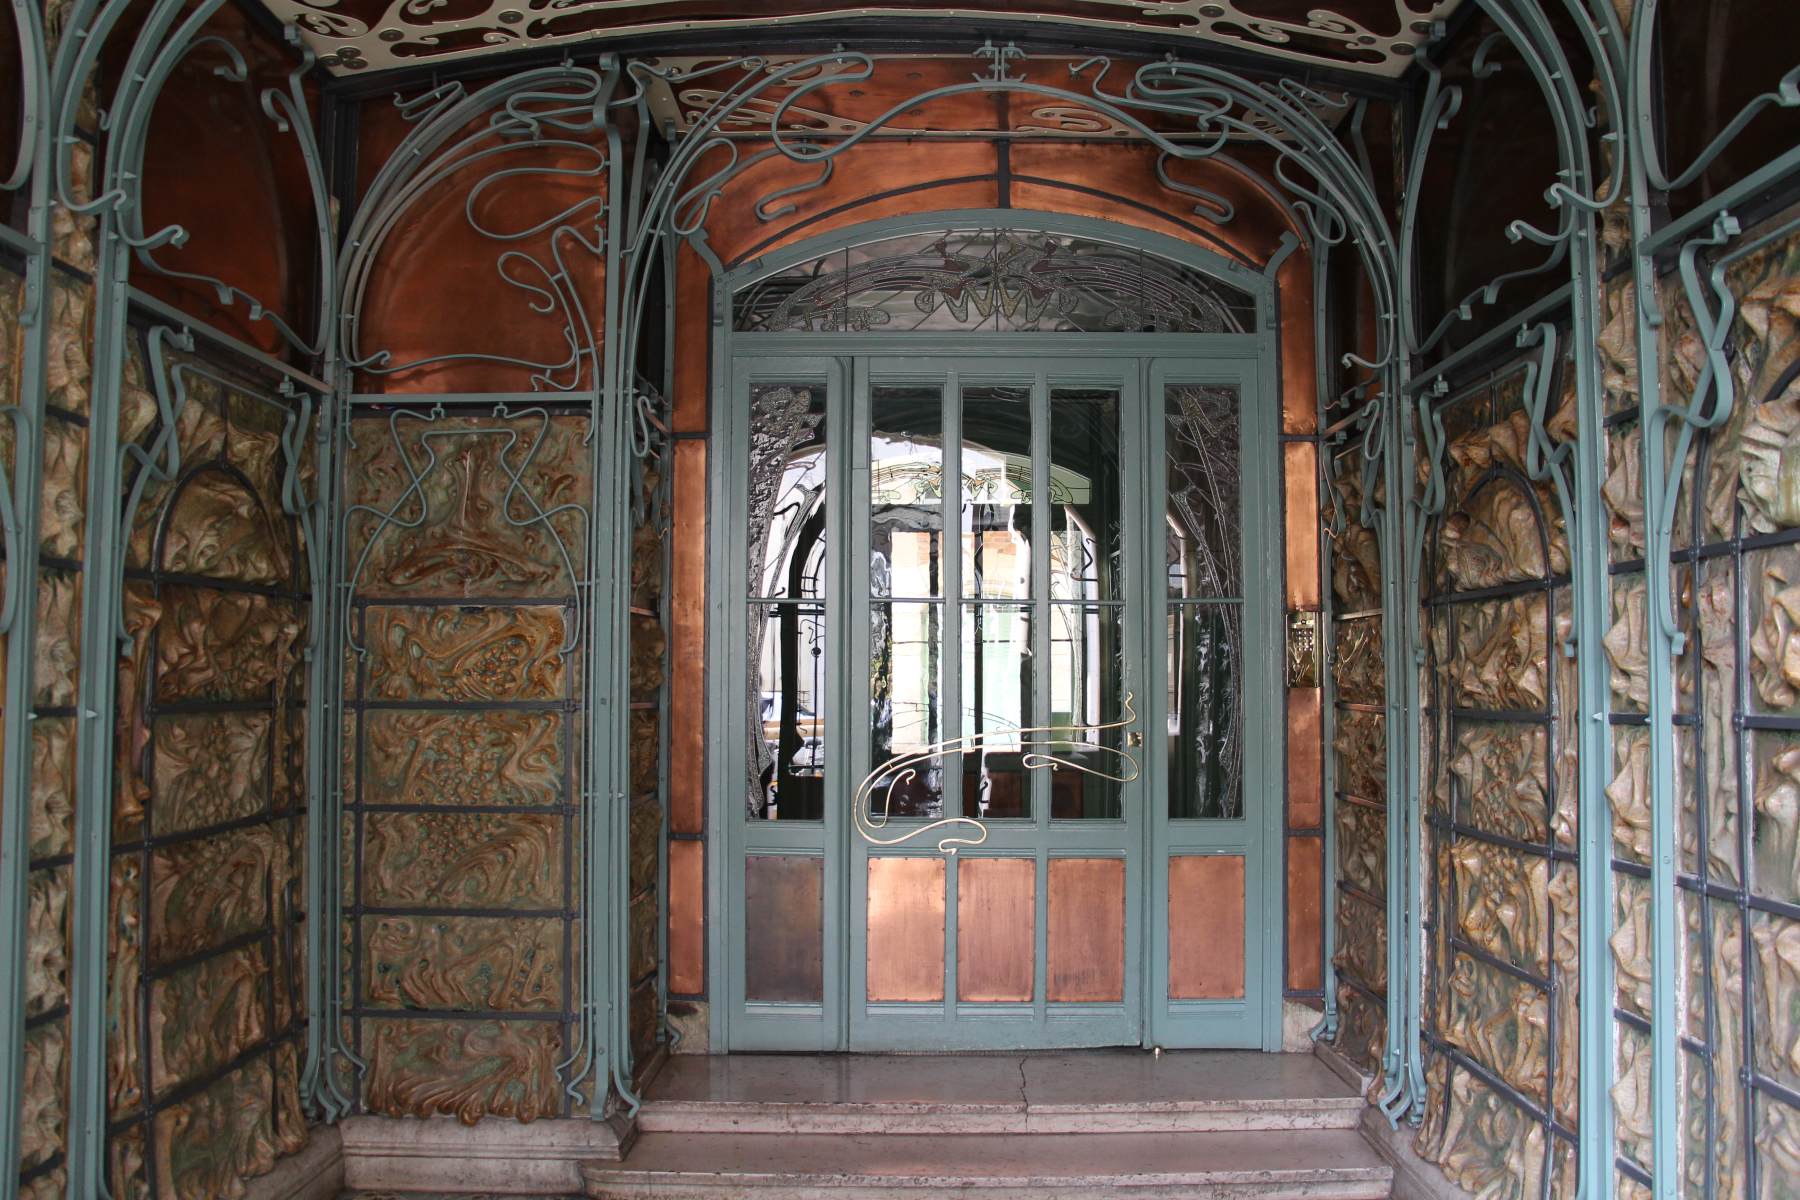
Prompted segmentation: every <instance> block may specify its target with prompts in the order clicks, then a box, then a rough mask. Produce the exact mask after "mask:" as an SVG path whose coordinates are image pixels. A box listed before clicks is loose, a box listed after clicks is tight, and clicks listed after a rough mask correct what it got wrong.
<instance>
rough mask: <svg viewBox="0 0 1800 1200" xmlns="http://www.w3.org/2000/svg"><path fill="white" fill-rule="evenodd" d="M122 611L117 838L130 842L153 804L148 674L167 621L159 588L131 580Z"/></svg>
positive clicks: (116, 736)
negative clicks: (155, 641)
mask: <svg viewBox="0 0 1800 1200" xmlns="http://www.w3.org/2000/svg"><path fill="white" fill-rule="evenodd" d="M120 606H121V610H122V611H123V613H124V627H125V639H126V640H125V648H124V651H123V653H121V654H120V656H119V668H118V679H117V687H118V689H119V691H118V695H119V704H118V720H117V728H116V729H115V730H114V734H113V743H114V745H113V750H114V771H113V837H114V838H116V839H118V840H119V841H128V840H134V839H136V838H140V837H142V836H143V835H144V813H145V811H146V809H147V806H148V804H149V802H150V780H149V777H148V775H147V774H146V772H147V771H148V770H149V769H150V762H149V748H150V723H149V721H148V719H147V718H146V716H145V710H146V708H147V707H148V703H147V702H148V699H149V695H148V676H147V670H148V667H149V662H150V642H151V635H152V633H153V632H154V631H155V629H156V624H157V622H158V621H160V620H162V615H163V605H162V601H161V600H160V599H158V598H157V595H156V589H155V587H154V586H153V585H151V584H149V583H146V582H143V581H141V580H135V579H128V580H126V581H125V584H124V588H123V597H122V599H121V604H120Z"/></svg>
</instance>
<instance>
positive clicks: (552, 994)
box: [364, 917, 563, 1011]
mask: <svg viewBox="0 0 1800 1200" xmlns="http://www.w3.org/2000/svg"><path fill="white" fill-rule="evenodd" d="M364 929H365V930H366V932H365V934H364V937H365V938H366V939H367V944H366V948H365V951H364V954H365V962H366V966H365V968H364V970H365V972H366V974H367V982H366V991H367V994H368V1001H369V1003H370V1004H372V1005H378V1006H381V1007H385V1008H425V1009H456V1010H463V1011H556V1010H559V1009H560V1008H561V1007H562V973H563V961H562V936H563V934H562V922H561V921H560V920H555V919H548V920H539V919H521V920H506V919H501V918H495V917H370V918H367V919H366V921H365V923H364Z"/></svg>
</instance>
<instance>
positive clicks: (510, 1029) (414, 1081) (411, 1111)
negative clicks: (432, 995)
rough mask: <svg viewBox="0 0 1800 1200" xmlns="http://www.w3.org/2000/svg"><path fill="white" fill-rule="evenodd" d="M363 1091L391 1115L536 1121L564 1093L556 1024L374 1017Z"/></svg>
mask: <svg viewBox="0 0 1800 1200" xmlns="http://www.w3.org/2000/svg"><path fill="white" fill-rule="evenodd" d="M364 1029H365V1031H366V1034H365V1036H366V1037H367V1039H368V1041H367V1043H366V1044H367V1056H368V1061H369V1074H368V1082H367V1084H366V1085H365V1091H364V1096H365V1099H366V1102H367V1104H368V1106H369V1108H370V1109H371V1110H372V1111H374V1112H378V1113H384V1114H387V1115H389V1116H409V1117H429V1116H436V1115H438V1114H448V1115H450V1116H454V1117H456V1118H457V1119H458V1120H460V1121H462V1122H463V1123H464V1124H465V1125H473V1124H475V1122H476V1121H478V1120H480V1119H481V1118H482V1117H487V1116H496V1117H513V1118H515V1119H517V1120H520V1121H535V1120H537V1119H538V1118H539V1117H548V1116H554V1115H555V1114H556V1112H557V1109H558V1105H559V1104H560V1101H561V1088H560V1086H559V1085H558V1083H557V1079H556V1063H557V1062H558V1061H559V1060H560V1058H561V1057H562V1038H561V1035H560V1033H559V1032H558V1027H557V1026H556V1025H553V1024H551V1023H550V1022H547V1021H428V1020H414V1019H401V1018H395V1019H391V1020H390V1019H386V1018H382V1019H371V1020H369V1021H367V1022H366V1023H365V1024H364Z"/></svg>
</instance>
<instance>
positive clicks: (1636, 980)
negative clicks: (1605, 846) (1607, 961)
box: [1611, 874, 1650, 1020]
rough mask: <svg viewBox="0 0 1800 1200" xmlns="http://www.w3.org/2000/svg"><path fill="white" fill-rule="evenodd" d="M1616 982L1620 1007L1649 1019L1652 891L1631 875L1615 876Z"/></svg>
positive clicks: (1612, 942) (1614, 948) (1645, 881)
mask: <svg viewBox="0 0 1800 1200" xmlns="http://www.w3.org/2000/svg"><path fill="white" fill-rule="evenodd" d="M1611 944H1612V951H1613V981H1614V984H1615V986H1616V987H1617V988H1618V1003H1619V1006H1620V1007H1621V1008H1626V1009H1629V1010H1631V1011H1632V1012H1635V1013H1636V1014H1637V1015H1638V1016H1640V1017H1643V1018H1645V1019H1646V1020H1648V1019H1649V1017H1650V889H1649V883H1648V881H1647V880H1643V879H1639V878H1637V877H1636V876H1632V875H1622V874H1615V875H1614V877H1613V934H1612V938H1611Z"/></svg>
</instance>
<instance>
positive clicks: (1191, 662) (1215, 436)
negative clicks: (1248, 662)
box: [1164, 385, 1244, 819]
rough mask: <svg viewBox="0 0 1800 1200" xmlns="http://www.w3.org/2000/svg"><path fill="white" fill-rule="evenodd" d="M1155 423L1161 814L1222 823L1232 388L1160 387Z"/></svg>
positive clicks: (1231, 779) (1238, 538)
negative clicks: (1163, 732)
mask: <svg viewBox="0 0 1800 1200" xmlns="http://www.w3.org/2000/svg"><path fill="white" fill-rule="evenodd" d="M1164 418H1165V424H1164V436H1165V451H1166V458H1167V469H1168V511H1167V513H1166V514H1165V534H1166V537H1165V541H1166V545H1167V561H1166V577H1167V581H1168V583H1167V596H1168V599H1167V602H1166V604H1167V611H1166V613H1165V631H1164V632H1165V636H1164V647H1165V652H1166V654H1167V660H1166V664H1165V665H1166V669H1167V672H1168V673H1167V679H1168V693H1167V695H1166V696H1165V700H1166V702H1167V705H1168V708H1167V712H1168V730H1167V740H1168V766H1169V776H1168V777H1169V815H1170V816H1171V817H1174V818H1210V819H1231V818H1236V817H1241V816H1243V815H1244V805H1243V758H1244V739H1243V719H1244V717H1243V658H1242V647H1243V602H1242V600H1241V595H1242V588H1243V567H1242V562H1243V535H1242V530H1241V528H1240V524H1239V522H1240V519H1241V518H1240V513H1241V505H1240V502H1239V491H1240V489H1241V487H1242V483H1243V477H1242V472H1241V470H1240V465H1239V464H1240V459H1239V451H1238V436H1239V423H1238V392H1237V389H1236V388H1235V387H1228V386H1185V385H1184V386H1175V387H1170V388H1169V389H1168V390H1167V392H1166V393H1165V395H1164Z"/></svg>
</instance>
